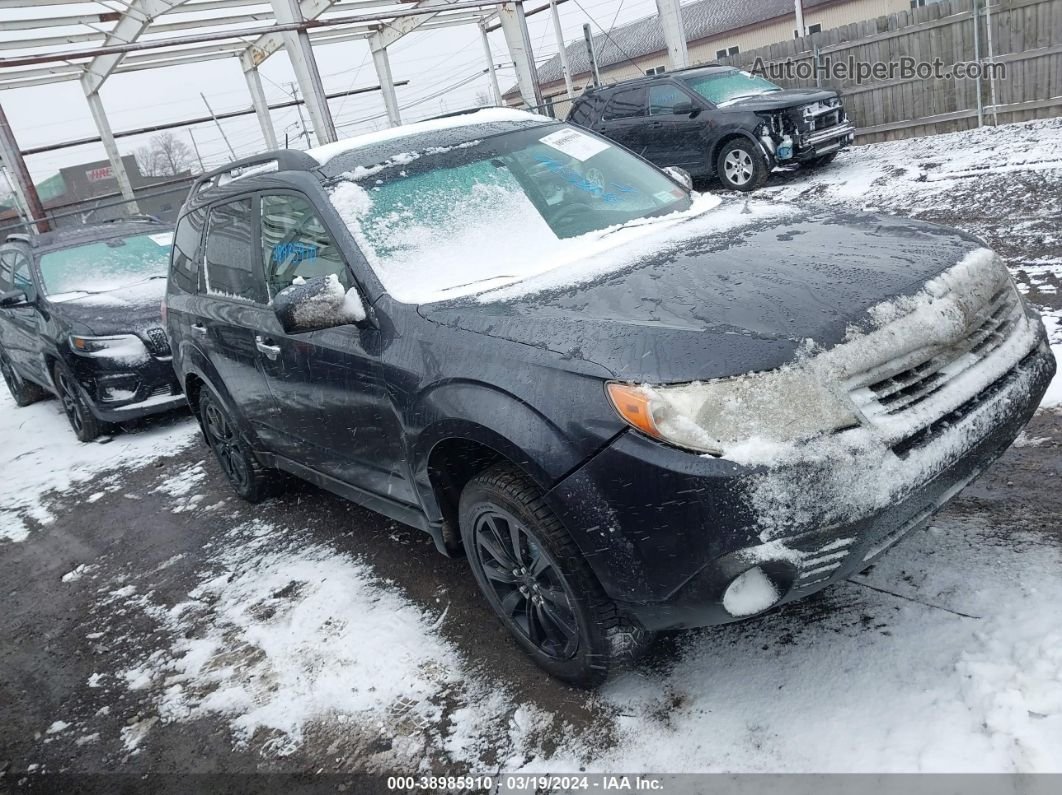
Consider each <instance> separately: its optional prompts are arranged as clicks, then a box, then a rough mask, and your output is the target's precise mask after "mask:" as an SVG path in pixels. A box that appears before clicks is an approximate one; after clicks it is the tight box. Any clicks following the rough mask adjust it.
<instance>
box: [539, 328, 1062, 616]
mask: <svg viewBox="0 0 1062 795" xmlns="http://www.w3.org/2000/svg"><path fill="white" fill-rule="evenodd" d="M1054 372H1055V361H1054V357H1053V355H1052V354H1051V351H1050V348H1049V347H1048V346H1047V343H1046V340H1045V339H1043V338H1042V337H1041V339H1040V340H1039V341H1038V342H1037V344H1036V346H1035V347H1034V348H1033V349H1032V351H1031V352H1030V353H1029V354H1028V355H1027V356H1026V357H1025V358H1024V359H1023V360H1022V361H1021V362H1019V363H1018V364H1017V365H1016V366H1015V367H1014V368H1013V369H1011V370H1010V371H1009V372H1008V374H1007V375H1006V376H1004V377H1003V378H1001V379H999V380H998V381H996V382H995V383H994V384H993V385H992V386H990V387H989V388H987V389H986V390H984V391H983V392H982V393H981V394H980V395H978V396H977V398H975V399H974V400H973V401H971V402H970V403H971V405H968V406H967V407H965V409H966V410H965V413H964V415H963V416H962V417H961V419H957V420H956V421H954V422H953V423H952V424H947V423H944V424H942V427H941V428H940V429H938V431H936V432H935V433H934V434H932V435H930V436H929V437H928V438H926V439H923V440H922V441H921V442H920V444H921V447H919V448H915V449H910V448H907V449H904V450H903V451H902V452H899V453H892V452H888V453H887V455H885V456H883V459H887V460H881V461H877V460H872V461H871V460H864V461H859V462H857V464H858V466H855V467H851V468H848V469H846V467H849V465H850V464H851V463H852V462H850V461H825V462H819V464H818V465H817V466H818V468H816V467H815V466H811V465H808V466H803V467H788V468H778V469H776V470H770V471H765V470H764V469H763V468H757V469H751V468H747V467H743V466H740V465H738V464H735V463H734V462H731V461H727V460H725V459H719V458H708V457H701V456H696V455H692V454H690V453H687V452H684V451H681V450H678V449H676V448H673V447H670V446H668V445H665V444H662V443H658V442H656V441H654V440H651V439H649V438H647V437H644V436H642V435H640V434H637V433H635V432H626V433H624V434H622V435H621V436H620V437H618V438H617V440H616V441H615V442H613V444H611V445H610V446H609V447H607V448H606V449H605V450H603V451H602V452H601V453H599V454H598V455H597V456H595V457H594V458H593V459H591V460H590V461H589V462H588V463H587V464H586V465H584V466H583V467H582V468H581V469H579V470H577V471H576V472H575V473H573V474H572V475H570V476H569V477H568V478H566V479H565V480H564V481H562V482H561V483H560V484H558V485H557V486H556V487H555V488H554V489H553V490H551V491H550V493H549V495H548V498H549V500H550V502H551V504H552V506H553V507H554V510H556V511H557V512H558V513H559V515H560V516H561V519H562V521H564V522H565V524H566V526H567V527H568V528H569V531H570V532H571V533H572V535H573V538H574V539H575V541H576V543H577V544H578V545H579V546H580V548H581V549H582V551H583V553H584V555H585V557H586V559H587V561H588V562H589V563H590V565H591V567H592V568H593V569H594V571H595V573H596V574H597V576H598V578H599V579H600V581H601V583H602V585H603V587H604V588H605V591H606V592H607V593H608V594H609V596H610V597H611V598H612V599H613V600H615V601H616V603H617V604H618V606H619V607H620V609H621V610H622V611H624V612H625V613H627V614H628V615H629V616H631V617H633V618H634V619H636V620H637V621H638V622H639V623H640V624H642V626H644V627H645V628H646V629H650V630H655V629H674V628H686V627H696V626H706V625H711V624H722V623H727V622H730V621H734V620H737V619H736V618H735V617H734V616H732V615H731V614H730V613H728V612H727V611H726V610H725V609H724V608H723V604H722V597H723V593H724V591H725V589H726V587H727V586H728V585H729V584H730V583H731V582H732V581H733V579H734V578H735V577H737V576H738V575H739V574H741V573H742V572H743V571H746V570H747V569H749V568H751V567H752V566H754V565H761V566H762V567H763V568H764V569H765V571H767V572H768V574H769V575H770V577H771V579H772V580H773V581H774V583H775V585H776V586H777V588H778V590H779V593H781V594H782V598H781V599H780V600H779V601H778V602H777V603H776V604H784V603H786V602H790V601H793V600H795V599H799V598H802V597H804V596H807V595H809V594H812V593H814V592H816V591H818V590H821V589H822V588H824V587H826V586H827V585H829V584H830V583H833V582H836V581H837V580H840V579H843V578H845V577H847V576H849V575H850V574H852V573H853V572H857V571H860V570H862V569H864V568H865V567H866V566H867V565H869V563H870V561H871V560H872V559H873V558H874V557H875V556H877V555H878V554H880V553H881V552H883V551H884V550H885V549H886V548H888V547H889V546H890V545H891V544H892V543H894V542H895V541H897V540H899V538H901V537H902V536H903V535H905V534H906V533H908V532H910V531H912V530H914V529H916V528H918V527H920V526H923V525H924V524H925V523H926V522H927V521H928V520H929V518H930V517H931V516H932V515H933V514H934V513H935V512H936V511H938V510H939V509H940V508H941V507H943V506H944V505H945V504H946V503H947V502H948V500H950V499H951V498H952V497H954V496H955V495H956V494H957V493H958V492H959V491H960V490H961V489H962V488H963V487H964V486H965V485H966V484H968V483H969V482H970V481H971V480H973V479H974V478H975V477H976V476H977V475H978V474H980V473H981V472H982V471H983V470H984V469H985V468H987V467H988V466H989V465H990V464H991V463H992V461H994V460H995V459H996V458H997V457H998V456H999V455H1000V454H1002V453H1003V451H1004V450H1006V449H1007V447H1009V446H1010V444H1011V442H1012V441H1013V440H1014V438H1015V437H1016V436H1017V435H1018V433H1019V432H1020V430H1021V428H1022V427H1023V426H1024V425H1025V424H1026V423H1027V422H1028V421H1029V419H1030V418H1031V417H1032V415H1033V413H1034V412H1035V410H1036V407H1037V405H1038V404H1039V401H1040V398H1041V397H1042V396H1043V393H1044V392H1045V391H1046V389H1047V386H1048V384H1049V383H1050V381H1051V378H1052V376H1053V375H1054ZM938 452H940V455H939V457H937V458H935V457H934V456H936V454H937V453H938ZM938 459H939V460H938ZM927 462H929V463H927ZM886 477H889V478H894V479H896V478H898V479H899V481H900V483H899V488H898V489H897V490H896V491H895V493H894V494H890V495H887V498H885V499H882V500H881V501H880V504H878V505H877V506H875V507H874V508H873V509H870V510H862V511H860V512H858V513H857V514H856V515H851V511H849V510H848V508H849V505H848V500H847V499H846V498H847V496H848V491H849V490H851V491H853V492H854V491H855V490H857V489H862V488H865V487H866V485H867V484H868V483H871V484H873V483H875V482H876V480H878V481H880V480H882V479H884V478H886ZM824 483H825V484H826V486H825V487H823V484H824ZM815 489H817V490H818V491H815V492H814V494H815V497H814V499H813V500H808V499H806V498H807V495H808V493H809V490H815ZM854 502H858V501H854Z"/></svg>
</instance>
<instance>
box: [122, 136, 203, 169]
mask: <svg viewBox="0 0 1062 795" xmlns="http://www.w3.org/2000/svg"><path fill="white" fill-rule="evenodd" d="M135 154H136V164H137V165H138V166H139V167H140V173H141V174H143V175H145V176H148V177H169V176H175V175H177V174H180V173H181V172H182V171H187V170H188V169H189V168H191V166H192V162H193V159H194V156H193V154H192V150H191V148H190V147H189V146H188V144H186V143H185V142H184V141H182V140H180V139H179V138H178V137H177V136H176V135H174V134H173V133H171V132H163V133H159V134H158V135H156V136H154V137H153V138H152V139H151V141H150V142H149V143H148V145H147V146H143V147H141V148H140V149H137V150H136V153H135Z"/></svg>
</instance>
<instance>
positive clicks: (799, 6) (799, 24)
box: [793, 0, 808, 39]
mask: <svg viewBox="0 0 1062 795" xmlns="http://www.w3.org/2000/svg"><path fill="white" fill-rule="evenodd" d="M793 7H794V10H795V11H796V37H797V38H798V39H802V38H804V36H806V35H807V32H808V29H807V28H805V27H804V0H793Z"/></svg>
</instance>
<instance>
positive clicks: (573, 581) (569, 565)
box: [460, 464, 651, 687]
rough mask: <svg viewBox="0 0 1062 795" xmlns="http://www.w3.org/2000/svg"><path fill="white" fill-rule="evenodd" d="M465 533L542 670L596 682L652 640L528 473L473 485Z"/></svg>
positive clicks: (485, 580) (479, 573)
mask: <svg viewBox="0 0 1062 795" xmlns="http://www.w3.org/2000/svg"><path fill="white" fill-rule="evenodd" d="M460 520H461V537H462V540H463V541H464V545H465V551H466V553H467V555H468V560H469V563H470V564H471V566H472V572H473V574H474V575H475V577H476V582H477V583H478V584H479V587H480V589H481V590H482V591H483V594H484V595H485V596H486V597H487V601H488V602H489V603H490V606H491V607H492V608H493V609H494V612H495V613H496V614H497V615H498V617H499V618H500V619H501V622H502V623H503V624H504V625H505V626H506V628H507V629H508V630H509V632H510V633H512V635H513V637H514V638H515V639H516V641H517V643H519V645H520V646H521V647H522V648H523V649H524V651H525V652H526V653H527V654H528V655H530V656H531V658H532V659H533V660H534V661H535V663H537V664H538V665H539V666H540V667H541V668H543V669H544V670H546V671H547V672H549V673H550V674H552V675H553V676H555V677H557V678H558V679H562V680H564V681H566V682H569V683H571V684H574V685H578V686H580V687H594V686H596V685H599V684H601V683H602V682H604V681H605V679H606V678H607V677H608V674H609V671H610V670H612V669H613V668H614V667H615V666H616V665H617V664H619V663H621V662H625V661H629V660H632V659H634V658H635V657H637V656H638V655H639V654H640V653H641V652H642V651H644V649H645V648H646V646H648V644H649V642H650V641H651V636H650V634H649V633H647V632H645V631H644V630H642V629H641V628H640V627H634V626H631V625H630V624H629V623H627V622H626V621H625V620H623V619H622V618H621V617H620V616H619V615H618V613H617V612H616V607H615V605H614V604H613V603H612V601H611V600H610V599H609V598H608V596H607V595H606V594H605V592H604V591H603V590H602V588H601V585H600V584H599V583H598V581H597V578H596V577H595V576H594V574H593V572H592V571H591V570H590V567H589V566H588V565H587V563H586V561H585V560H584V559H583V556H582V553H581V552H580V551H579V549H578V548H577V547H576V546H575V543H574V542H573V541H572V539H571V537H570V536H569V535H568V533H567V532H566V531H565V529H564V528H563V526H562V525H561V523H560V521H559V520H558V519H557V517H556V516H555V515H554V514H553V512H552V511H551V510H550V509H549V507H548V506H547V505H546V504H545V502H544V501H543V499H542V493H541V492H540V491H539V489H538V488H537V487H536V486H535V485H534V484H533V483H531V482H530V481H529V480H528V479H527V478H526V477H525V476H524V475H523V474H522V473H520V472H519V471H518V470H516V469H515V468H513V467H511V466H509V465H505V464H503V465H498V466H495V467H492V468H491V469H489V470H487V471H486V472H484V473H482V474H480V475H477V476H476V477H475V478H473V479H472V480H471V481H470V482H469V484H468V485H467V486H466V487H465V489H464V491H463V492H462V494H461V504H460Z"/></svg>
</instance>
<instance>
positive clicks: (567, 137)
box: [539, 130, 608, 162]
mask: <svg viewBox="0 0 1062 795" xmlns="http://www.w3.org/2000/svg"><path fill="white" fill-rule="evenodd" d="M539 141H541V142H542V143H544V144H545V145H546V146H549V147H552V148H553V149H556V150H557V151H558V152H563V153H564V154H566V155H568V157H574V158H575V159H576V160H578V161H579V162H582V161H584V160H589V159H590V158H591V157H593V156H594V155H596V154H598V153H599V152H604V151H605V150H606V149H608V144H606V143H605V142H604V141H599V140H598V139H597V138H591V137H590V136H589V135H584V134H583V133H581V132H579V131H578V130H558V131H557V132H555V133H550V134H549V135H547V136H546V137H545V138H539Z"/></svg>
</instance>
